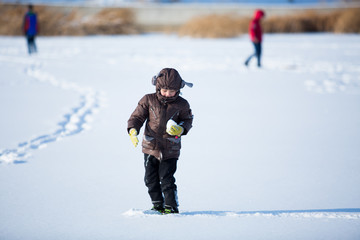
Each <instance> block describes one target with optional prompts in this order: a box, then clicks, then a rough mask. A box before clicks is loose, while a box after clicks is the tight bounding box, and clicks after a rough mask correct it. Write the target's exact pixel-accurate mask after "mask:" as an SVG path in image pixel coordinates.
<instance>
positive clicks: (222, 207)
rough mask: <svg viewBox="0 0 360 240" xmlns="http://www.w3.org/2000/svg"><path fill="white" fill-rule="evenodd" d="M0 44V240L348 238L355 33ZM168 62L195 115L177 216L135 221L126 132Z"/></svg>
mask: <svg viewBox="0 0 360 240" xmlns="http://www.w3.org/2000/svg"><path fill="white" fill-rule="evenodd" d="M37 44H38V48H39V54H37V55H36V56H31V57H30V56H28V55H27V53H26V48H25V40H24V39H23V38H18V37H0V111H1V117H0V191H1V194H0V239H1V240H13V239H22V240H23V239H32V240H33V239H61V240H64V239H65V240H66V239H169V238H171V239H181V240H183V239H360V190H359V185H360V174H359V171H360V147H359V143H360V36H359V35H332V34H300V35H266V36H265V43H264V60H263V65H264V66H263V68H262V69H257V68H256V67H255V62H252V65H251V66H250V67H249V68H248V69H247V68H245V67H244V66H243V62H244V60H245V58H246V57H247V56H248V55H249V54H250V53H251V52H252V46H251V45H250V43H249V41H248V39H247V37H245V36H244V37H239V38H234V39H222V40H194V39H188V38H178V37H176V36H163V35H142V36H113V37H71V38H70V37H46V38H45V37H41V38H38V39H37ZM164 67H174V68H176V69H178V70H179V72H180V74H181V75H182V77H183V78H184V79H185V80H186V81H189V82H193V83H194V88H192V89H189V88H185V89H184V90H183V97H185V98H186V99H187V100H189V102H190V104H191V107H192V110H193V113H194V115H195V119H194V127H193V129H192V130H191V132H190V133H189V135H188V136H186V137H184V138H183V149H182V154H181V157H180V160H179V164H178V172H177V174H176V178H177V184H178V191H179V201H180V211H181V214H179V215H175V216H158V215H151V214H146V213H147V212H146V211H145V210H146V209H149V208H150V207H151V205H150V200H149V198H148V196H147V192H146V188H145V186H144V184H143V160H142V159H143V156H142V153H141V149H140V148H139V147H138V148H136V149H135V148H134V147H133V146H132V144H131V142H130V140H129V137H128V135H127V133H126V124H127V119H128V117H129V116H130V114H131V112H132V111H133V109H134V108H135V106H136V104H137V101H138V100H139V99H140V98H141V97H142V96H143V95H144V94H145V93H150V92H153V91H154V88H153V86H152V85H151V83H150V80H151V77H152V76H153V75H155V74H156V73H157V72H158V71H159V70H161V69H162V68H164Z"/></svg>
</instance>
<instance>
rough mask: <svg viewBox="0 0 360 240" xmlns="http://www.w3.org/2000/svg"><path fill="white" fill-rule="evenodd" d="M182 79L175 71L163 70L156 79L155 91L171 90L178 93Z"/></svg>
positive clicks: (171, 69) (170, 69)
mask: <svg viewBox="0 0 360 240" xmlns="http://www.w3.org/2000/svg"><path fill="white" fill-rule="evenodd" d="M182 82H183V79H182V78H181V76H180V74H179V73H178V71H176V69H173V68H164V69H162V70H161V71H160V72H159V74H158V75H157V77H156V89H157V90H159V89H161V88H163V89H172V90H177V91H179V90H180V89H181V86H182Z"/></svg>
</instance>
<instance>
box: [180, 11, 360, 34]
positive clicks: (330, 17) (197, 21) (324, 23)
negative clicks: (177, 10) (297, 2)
mask: <svg viewBox="0 0 360 240" xmlns="http://www.w3.org/2000/svg"><path fill="white" fill-rule="evenodd" d="M249 22H250V18H241V17H230V16H227V15H208V16H203V17H197V18H194V19H191V20H190V21H188V22H187V23H186V24H184V25H183V26H182V27H181V28H180V30H179V35H180V36H191V37H196V38H227V37H236V36H238V35H239V34H242V33H246V32H247V31H248V25H249ZM263 29H264V32H267V33H302V32H336V33H360V9H359V8H357V9H347V10H342V11H334V12H331V13H318V12H315V11H305V12H302V13H299V14H297V15H289V16H271V17H268V18H265V19H264V21H263Z"/></svg>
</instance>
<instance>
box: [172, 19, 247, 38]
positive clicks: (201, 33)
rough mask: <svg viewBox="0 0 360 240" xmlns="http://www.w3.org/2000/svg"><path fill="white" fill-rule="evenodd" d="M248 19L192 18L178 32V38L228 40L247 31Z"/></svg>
mask: <svg viewBox="0 0 360 240" xmlns="http://www.w3.org/2000/svg"><path fill="white" fill-rule="evenodd" d="M248 21H249V19H239V18H235V17H232V16H227V15H208V16H204V17H197V18H194V19H192V20H190V21H188V22H187V23H185V24H184V25H183V26H182V27H181V28H180V30H179V32H178V33H179V35H180V36H192V37H198V38H229V37H235V36H237V35H239V34H240V33H244V32H246V31H247V27H248V24H249V23H248Z"/></svg>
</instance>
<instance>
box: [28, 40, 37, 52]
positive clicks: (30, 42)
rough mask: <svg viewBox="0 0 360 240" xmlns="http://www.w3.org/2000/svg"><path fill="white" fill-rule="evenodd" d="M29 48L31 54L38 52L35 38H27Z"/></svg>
mask: <svg viewBox="0 0 360 240" xmlns="http://www.w3.org/2000/svg"><path fill="white" fill-rule="evenodd" d="M26 40H27V46H28V51H29V54H32V53H34V52H37V49H36V44H35V36H26Z"/></svg>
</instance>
